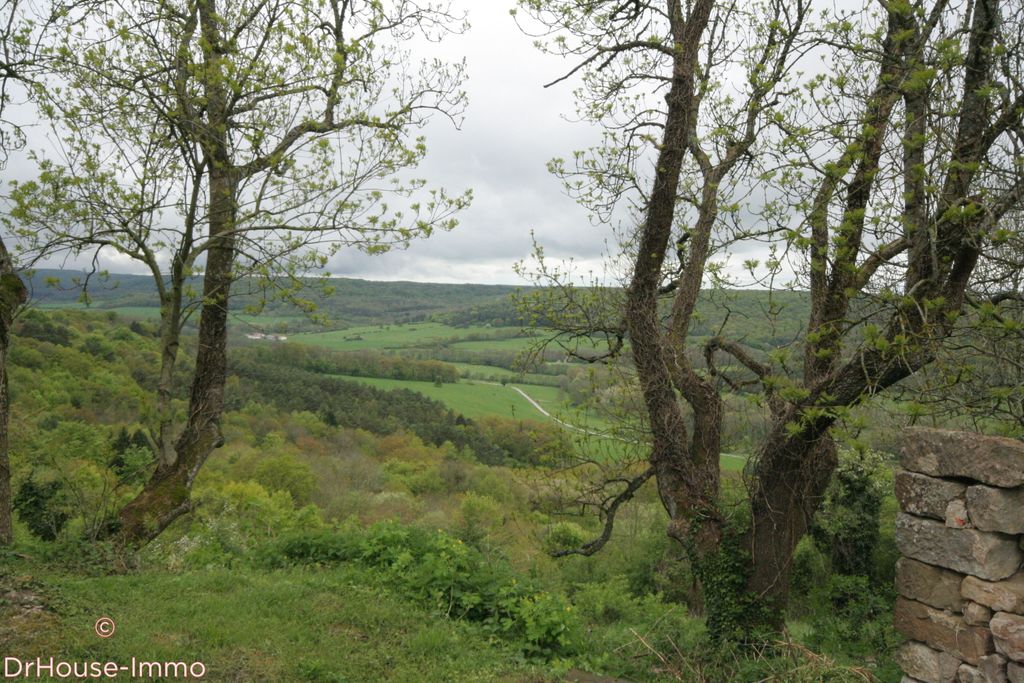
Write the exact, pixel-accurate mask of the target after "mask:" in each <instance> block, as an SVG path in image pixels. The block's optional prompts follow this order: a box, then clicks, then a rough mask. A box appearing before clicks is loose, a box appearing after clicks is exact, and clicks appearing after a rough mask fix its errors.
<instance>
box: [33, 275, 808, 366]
mask: <svg viewBox="0 0 1024 683" xmlns="http://www.w3.org/2000/svg"><path fill="white" fill-rule="evenodd" d="M82 278H83V274H82V273H80V272H76V271H68V270H37V271H35V273H33V275H32V278H31V282H30V284H31V287H32V292H33V300H34V301H35V303H36V304H37V305H39V306H42V307H44V308H62V307H72V308H77V307H80V306H82V305H83V303H82V302H81V294H82V290H81V286H80V284H76V279H77V280H79V281H80V280H81V279H82ZM48 282H49V283H51V284H48ZM52 283H56V284H52ZM193 284H194V287H195V288H196V289H197V290H198V289H199V288H200V286H201V283H200V281H199V280H198V279H197V280H196V282H195V283H193ZM329 285H330V287H331V288H332V289H333V291H332V292H331V294H330V295H329V296H322V295H320V294H318V293H317V290H316V289H314V288H310V290H309V292H308V293H307V294H306V296H307V297H308V298H309V299H310V300H312V301H313V302H315V304H316V306H317V311H318V312H319V313H322V314H324V315H326V316H327V318H328V320H329V321H330V322H329V327H333V328H342V327H349V326H356V325H376V324H402V323H412V322H421V321H424V320H435V321H437V322H442V323H445V324H448V325H451V326H454V327H464V326H473V325H491V326H495V327H502V326H513V327H515V326H520V325H522V324H523V321H522V319H521V317H520V315H519V313H518V312H517V311H516V308H515V305H514V303H513V302H512V301H511V299H510V295H511V294H513V293H514V292H516V291H521V290H524V289H527V288H523V287H514V286H510V285H478V284H457V285H456V284H437V283H423V282H375V281H370V280H359V279H353V278H332V279H330V280H329ZM248 291H249V283H247V282H246V281H242V282H240V283H239V284H238V285H236V287H235V290H234V297H233V299H232V308H233V309H234V310H235V311H236V312H237V313H239V314H243V313H244V312H245V311H246V310H247V308H248V307H250V306H254V305H256V304H257V303H258V302H259V297H258V295H256V294H250V293H247V292H248ZM89 297H90V304H89V305H90V307H91V308H93V309H98V310H111V309H117V310H118V311H119V312H121V313H125V314H128V315H144V316H146V317H155V316H156V315H157V310H158V306H157V300H156V291H155V287H154V286H153V282H152V280H151V279H150V278H149V277H148V276H145V275H123V274H117V275H115V274H111V275H110V276H108V277H107V278H98V277H94V278H93V279H92V281H91V282H90V284H89ZM807 306H808V301H807V294H806V293H804V292H788V291H782V292H774V293H773V294H771V296H769V293H768V292H766V291H760V290H715V291H714V292H711V291H708V292H705V293H704V295H703V296H702V298H701V301H700V302H699V304H698V306H697V311H696V314H695V316H694V320H693V324H692V325H691V334H692V335H694V336H696V337H710V336H713V335H716V334H725V335H726V336H728V337H730V338H732V339H735V340H738V341H742V342H744V343H746V344H747V345H749V346H751V347H754V348H759V349H763V350H767V349H770V348H773V347H777V346H780V345H784V344H788V343H790V342H793V341H794V340H795V339H797V338H798V337H800V336H801V335H802V333H803V330H804V325H806V320H807ZM126 309H128V310H126ZM146 314H148V315H146ZM260 321H264V322H263V323H262V324H263V325H265V326H267V327H270V326H278V327H279V328H283V329H287V330H289V331H293V332H294V331H297V330H302V329H309V328H310V326H311V324H310V323H308V322H306V320H305V318H304V317H303V314H302V313H301V312H300V311H298V310H297V309H296V308H295V307H294V306H292V305H291V304H289V303H286V302H283V301H274V300H271V301H269V302H267V304H266V306H265V307H264V309H263V313H262V316H261V318H260ZM539 324H540V326H544V322H543V321H540V322H539ZM723 324H724V327H723Z"/></svg>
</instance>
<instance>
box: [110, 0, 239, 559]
mask: <svg viewBox="0 0 1024 683" xmlns="http://www.w3.org/2000/svg"><path fill="white" fill-rule="evenodd" d="M198 15H199V25H200V31H201V33H202V38H203V58H204V66H205V67H206V70H207V75H206V78H205V79H204V82H203V85H204V93H205V95H206V103H207V106H206V119H207V120H206V121H205V122H203V124H204V125H203V128H202V130H203V131H204V134H203V137H202V147H203V152H204V154H205V155H206V156H207V157H208V159H209V165H208V168H209V171H208V173H207V179H208V181H209V188H208V192H209V248H208V249H207V252H206V273H205V275H204V278H203V308H202V313H201V314H200V318H199V348H198V350H197V351H196V366H195V376H194V377H193V379H192V391H191V394H190V396H189V408H188V411H189V412H188V421H187V422H186V424H185V428H184V430H183V431H182V433H181V435H180V436H179V437H178V439H177V441H176V442H175V444H174V459H173V461H172V462H167V461H165V459H161V461H160V462H158V464H157V468H156V471H155V472H154V473H153V476H152V478H151V479H150V480H149V481H148V482H147V483H146V486H145V487H144V488H143V490H142V492H141V493H140V494H139V495H138V496H137V497H136V498H135V499H134V500H132V501H131V502H130V503H128V505H126V506H125V507H124V508H123V509H122V510H121V512H120V530H119V533H120V538H121V540H122V541H124V542H125V543H127V544H128V545H133V546H140V545H144V544H145V543H147V542H149V541H150V540H152V539H153V538H155V537H156V536H157V535H159V534H160V533H161V532H162V531H163V530H164V529H166V528H167V527H168V526H169V525H170V524H171V523H172V522H174V520H176V519H177V518H178V517H180V516H181V515H182V514H184V513H186V512H188V511H189V510H190V509H191V507H192V502H191V493H192V485H193V484H194V483H195V479H196V475H198V474H199V470H200V468H201V467H202V466H203V463H205V462H206V459H207V458H208V457H209V456H210V453H212V452H213V450H214V449H215V448H218V447H220V446H221V445H222V443H223V437H222V436H221V431H220V420H221V416H222V415H223V413H224V389H225V384H226V382H227V335H228V296H229V293H230V290H231V283H232V281H233V279H234V274H233V270H234V265H235V247H236V244H235V233H234V229H235V218H236V212H237V204H236V192H237V183H236V179H235V171H234V170H233V168H232V164H231V158H230V154H229V149H230V145H229V143H228V138H227V129H228V107H229V102H228V93H227V90H226V81H227V79H226V77H225V75H224V52H223V46H222V42H223V40H222V36H221V28H220V17H219V15H218V10H217V3H216V0H201V1H200V2H199V4H198ZM165 351H166V349H165ZM162 429H163V427H162ZM162 436H166V433H164V434H162Z"/></svg>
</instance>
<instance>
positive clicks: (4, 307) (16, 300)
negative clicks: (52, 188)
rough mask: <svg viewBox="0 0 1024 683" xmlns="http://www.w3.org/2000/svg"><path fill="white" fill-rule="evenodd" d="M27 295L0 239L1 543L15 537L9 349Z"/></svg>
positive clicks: (5, 543)
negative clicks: (8, 371)
mask: <svg viewBox="0 0 1024 683" xmlns="http://www.w3.org/2000/svg"><path fill="white" fill-rule="evenodd" d="M27 299H28V290H26V288H25V283H23V282H22V281H21V278H20V277H18V274H17V273H15V272H14V263H13V262H12V260H11V256H10V254H9V253H8V252H7V247H6V246H5V245H4V243H3V241H2V240H0V545H10V544H11V543H12V542H13V540H14V528H13V500H12V494H11V460H10V454H9V447H10V441H9V433H8V428H9V425H10V418H11V413H10V407H11V406H10V395H9V394H8V390H7V349H8V348H9V346H10V339H11V323H12V322H13V320H14V314H15V313H17V311H18V308H19V307H20V306H21V305H22V304H24V303H25V301H26V300H27Z"/></svg>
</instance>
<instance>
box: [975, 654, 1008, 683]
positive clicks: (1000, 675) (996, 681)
mask: <svg viewBox="0 0 1024 683" xmlns="http://www.w3.org/2000/svg"><path fill="white" fill-rule="evenodd" d="M978 670H979V671H980V672H981V673H982V675H983V676H984V677H985V678H984V683H1006V657H1004V656H1002V655H1001V654H991V655H986V656H985V657H982V658H981V661H980V662H978Z"/></svg>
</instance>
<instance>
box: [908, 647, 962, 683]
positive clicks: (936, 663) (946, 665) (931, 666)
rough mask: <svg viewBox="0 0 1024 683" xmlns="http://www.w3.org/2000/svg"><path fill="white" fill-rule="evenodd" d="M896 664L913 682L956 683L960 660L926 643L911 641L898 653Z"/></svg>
mask: <svg viewBox="0 0 1024 683" xmlns="http://www.w3.org/2000/svg"><path fill="white" fill-rule="evenodd" d="M896 663H897V664H898V665H899V667H900V668H901V669H902V670H903V673H905V674H907V677H910V679H911V680H916V681H921V683H954V681H956V672H957V669H959V668H960V660H958V659H957V658H956V657H954V656H952V655H950V654H948V653H946V652H940V651H939V650H933V649H932V648H930V647H928V646H927V645H925V644H924V643H916V642H914V641H910V642H908V643H904V644H903V647H901V648H900V649H899V650H898V651H897V652H896Z"/></svg>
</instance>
